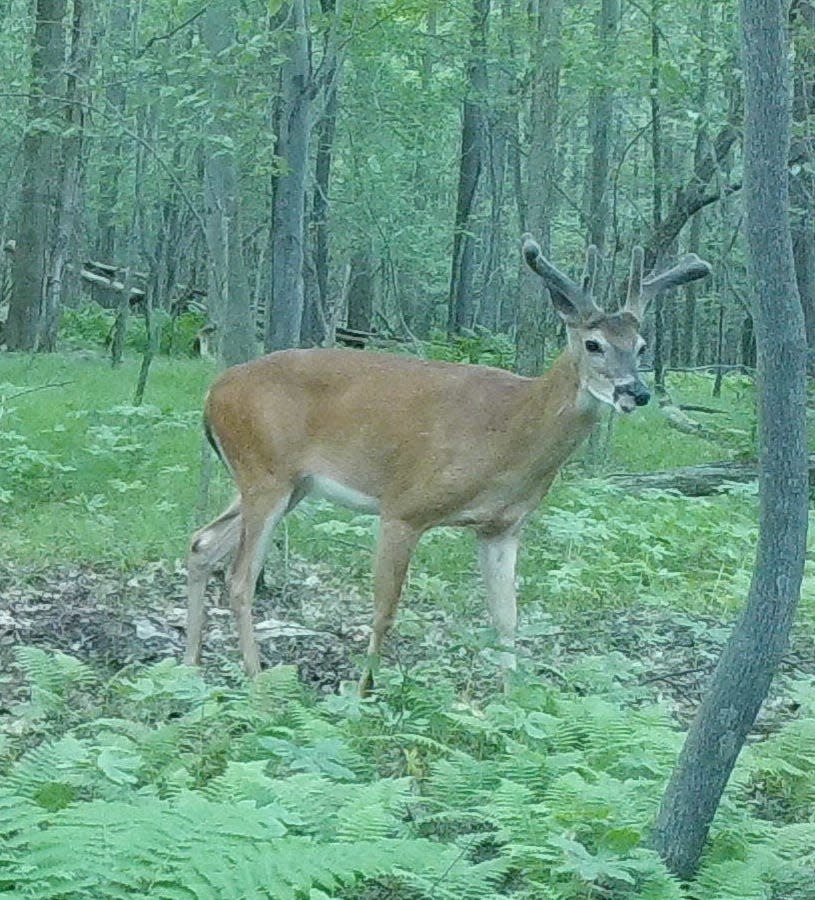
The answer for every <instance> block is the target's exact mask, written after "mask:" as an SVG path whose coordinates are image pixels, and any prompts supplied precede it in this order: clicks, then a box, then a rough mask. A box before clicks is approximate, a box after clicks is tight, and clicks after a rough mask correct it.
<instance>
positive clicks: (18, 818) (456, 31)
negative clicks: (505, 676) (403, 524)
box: [0, 0, 815, 900]
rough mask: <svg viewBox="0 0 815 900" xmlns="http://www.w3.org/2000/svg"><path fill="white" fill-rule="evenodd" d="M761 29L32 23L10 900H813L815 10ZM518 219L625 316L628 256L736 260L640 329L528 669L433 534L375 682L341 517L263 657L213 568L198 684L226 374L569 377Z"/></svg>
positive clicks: (261, 9)
mask: <svg viewBox="0 0 815 900" xmlns="http://www.w3.org/2000/svg"><path fill="white" fill-rule="evenodd" d="M736 7H737V4H734V3H728V2H706V0H680V2H673V3H667V2H659V0H642V2H629V0H596V2H594V3H591V4H586V3H576V2H573V0H569V2H566V0H547V2H544V0H532V2H523V3H521V2H511V0H472V2H464V0H460V2H452V3H442V2H432V0H403V2H401V0H391V2H384V0H383V2H379V0H370V2H362V0H345V2H343V0H333V2H332V0H320V2H317V0H308V2H307V0H289V2H283V0H268V2H265V3H261V2H255V0H242V2H235V3H230V2H226V0H212V2H204V0H200V2H198V3H187V2H161V3H159V2H155V0H125V2H119V3H104V2H101V0H94V2H89V0H72V2H71V0H4V2H0V25H1V26H2V27H0V64H2V66H3V71H4V78H3V84H2V90H0V117H1V118H0V124H2V128H0V237H1V238H2V248H3V249H2V253H1V254H0V256H2V259H0V288H1V289H2V292H1V293H0V322H2V331H0V344H2V345H3V346H4V347H5V350H6V351H8V352H3V353H0V546H2V548H3V553H2V557H1V558H0V837H2V840H0V894H4V895H9V896H12V897H21V898H22V897H25V898H34V897H37V898H53V900H74V898H76V900H85V898H89V897H93V898H96V897H106V898H107V897H140V898H141V897H156V898H167V900H180V898H183V900H188V898H201V900H209V898H212V900H228V898H235V900H245V898H248V897H258V898H271V900H281V898H285V900H461V898H465V900H467V898H472V900H572V898H579V900H597V898H613V900H633V898H644V900H723V898H738V900H813V897H815V890H814V889H813V881H814V879H813V873H815V849H814V848H815V687H813V677H815V657H813V651H812V646H813V643H812V635H813V633H815V569H813V564H812V554H811V552H810V555H809V558H807V559H806V561H805V560H804V555H805V540H806V534H805V532H806V525H807V501H808V499H809V498H808V494H807V472H806V463H807V460H806V452H805V443H806V425H807V419H808V418H809V419H811V405H812V401H811V397H810V398H808V396H807V384H806V376H805V372H804V362H805V356H806V354H805V343H806V345H807V347H808V350H809V358H810V359H811V358H812V354H811V351H812V350H813V349H815V348H813V340H814V339H815V296H814V295H813V290H815V205H813V186H815V169H813V157H812V153H813V141H812V138H813V128H812V125H813V119H812V110H813V100H815V93H814V91H815V87H814V85H815V78H814V74H815V6H813V4H812V3H811V2H807V0H794V2H792V3H791V4H786V3H783V2H780V0H742V3H741V4H740V7H741V12H742V21H741V23H739V21H738V20H737V13H738V10H737V8H736ZM786 41H788V42H789V43H788V45H787V43H786ZM787 49H789V53H788V54H787ZM785 54H787V55H788V57H789V61H790V73H789V74H790V78H789V81H788V82H786V81H785V74H786V73H785V70H784V66H783V65H782V64H781V60H782V59H783V58H784V56H785ZM743 60H747V61H750V64H749V65H747V64H746V63H744V64H743ZM768 61H770V62H768ZM765 77H766V78H768V79H769V80H768V81H766V82H764V81H762V78H765ZM762 84H771V85H772V90H770V89H769V88H765V90H764V91H763V92H762ZM787 90H788V91H789V100H790V101H791V103H790V106H791V113H792V140H791V141H790V142H789V143H790V152H789V155H788V157H786V156H785V154H786V144H787V140H786V125H787V124H788V123H787V121H786V120H787V118H788V117H787V115H786V113H787V109H786V106H785V102H784V101H785V100H786V99H787ZM776 138H777V140H776ZM773 154H775V155H773ZM742 177H744V179H745V186H746V187H745V190H744V191H742V189H741V183H742ZM787 186H788V187H789V193H790V196H789V203H787V202H786V199H787V198H786V187H787ZM524 231H530V232H532V233H533V234H534V235H535V237H536V238H537V239H538V240H539V241H540V242H541V244H542V245H543V247H544V250H545V252H546V253H547V254H548V255H549V257H550V258H551V259H552V261H553V262H555V263H556V264H557V265H559V266H561V267H562V268H564V269H566V270H568V271H570V272H572V273H575V272H576V271H577V270H578V268H579V266H580V264H581V261H582V259H583V256H584V250H585V246H586V244H587V243H589V242H592V243H594V244H595V245H596V246H597V247H598V248H599V250H600V257H601V272H600V279H599V285H598V290H597V294H598V299H599V300H600V302H605V303H606V304H607V305H609V306H613V305H614V303H615V298H616V296H617V294H618V292H619V290H620V285H621V284H622V283H623V282H624V280H625V275H626V271H627V268H628V260H629V257H630V252H631V248H632V246H633V245H634V244H636V243H639V244H641V245H642V246H643V247H644V248H645V252H646V265H648V266H654V267H656V268H659V267H661V266H663V265H667V264H669V263H670V262H671V261H672V260H673V259H674V258H675V257H676V256H677V255H680V254H682V253H684V252H686V251H691V250H692V251H695V252H697V253H699V255H700V256H702V257H703V258H705V259H707V260H709V261H710V263H711V265H712V269H713V275H712V277H711V278H709V279H706V280H705V281H703V282H701V283H699V284H698V285H697V286H695V287H694V286H692V287H690V288H688V289H686V290H684V291H682V292H681V293H677V294H675V295H674V296H670V297H665V298H664V299H663V300H662V301H661V302H656V303H655V305H654V310H653V313H649V316H648V318H647V319H646V322H645V323H644V325H643V327H644V330H645V335H646V337H647V339H648V342H649V345H650V349H649V351H648V355H647V359H646V364H647V368H650V369H652V372H650V373H648V374H647V376H646V377H647V379H648V380H649V381H650V380H653V381H654V382H655V384H656V387H657V395H658V398H659V401H660V402H659V403H656V402H654V403H651V404H650V405H649V406H647V407H645V408H644V409H642V410H639V411H638V412H637V414H636V416H631V417H624V418H623V417H620V418H616V417H615V418H611V419H609V420H608V421H607V423H606V424H604V426H603V427H602V428H601V429H599V430H598V433H597V434H596V435H595V436H594V439H593V441H591V442H590V447H589V451H588V453H587V454H586V455H585V456H583V457H579V458H578V459H577V460H575V461H574V462H573V463H572V464H570V465H569V466H568V467H567V468H566V470H565V472H564V473H563V477H562V478H559V479H558V481H557V482H556V484H555V485H554V486H553V489H552V491H551V493H550V495H549V496H548V497H547V502H546V504H545V508H544V509H543V510H542V511H541V512H540V513H539V514H536V515H534V516H532V517H530V521H529V523H528V525H527V527H526V532H525V540H524V543H523V552H522V554H521V556H520V559H519V578H518V582H519V600H520V619H521V629H520V632H519V669H518V672H517V673H516V677H515V678H514V679H513V682H512V684H511V686H510V690H509V692H508V693H504V692H503V690H502V689H501V686H500V685H499V684H498V678H497V674H496V666H495V656H494V654H495V650H496V647H495V636H494V634H492V632H491V631H490V629H488V628H487V627H485V625H486V619H485V617H484V612H483V602H482V601H481V598H480V596H479V594H480V593H481V592H482V588H481V587H480V584H479V582H478V579H477V576H476V571H475V566H474V546H473V540H472V536H471V535H469V534H467V533H463V532H459V531H449V532H448V531H446V530H438V531H435V532H433V533H432V534H430V535H428V536H427V537H426V539H424V540H423V541H422V543H421V545H420V547H419V548H418V552H417V555H416V558H415V560H414V563H413V565H412V569H411V579H410V584H409V589H408V592H407V597H406V599H405V603H404V604H403V607H404V608H403V609H402V611H401V612H400V618H399V624H398V627H397V629H396V633H395V634H394V636H393V639H392V640H391V641H390V642H389V644H388V648H387V652H386V658H384V659H383V661H382V666H381V670H380V671H379V672H378V674H377V691H376V696H375V698H374V699H373V700H369V701H361V700H360V699H359V698H358V697H357V695H356V693H355V691H354V690H353V688H352V687H351V686H350V685H351V684H352V682H353V681H354V680H355V678H356V675H357V674H358V669H359V664H360V662H361V660H362V654H364V647H365V645H366V638H367V634H368V629H369V626H370V600H369V593H370V584H369V572H370V550H371V546H372V543H373V537H374V530H375V523H374V521H373V520H372V518H371V517H369V516H362V515H356V514H354V513H352V512H349V511H347V510H340V509H337V508H335V507H332V506H330V505H329V504H327V503H321V502H316V503H313V504H310V505H307V504H304V507H303V508H301V509H298V511H297V513H296V515H292V516H291V517H288V518H287V519H286V522H285V524H284V525H283V526H282V527H281V528H280V529H279V530H278V532H277V533H276V536H275V546H274V547H273V548H272V553H271V556H270V560H269V564H268V565H267V567H266V569H265V572H264V579H263V584H262V585H261V586H260V588H259V591H258V597H257V600H256V603H255V607H254V611H255V619H256V632H257V635H258V638H259V640H260V643H261V648H262V656H263V662H264V666H265V668H264V671H263V672H262V673H261V675H260V676H259V677H258V678H257V679H256V680H254V681H253V682H251V683H247V681H246V680H245V678H244V677H243V675H242V672H241V670H240V667H239V665H238V662H237V654H236V650H235V641H234V634H233V630H232V626H231V622H230V618H229V611H228V609H225V608H223V607H222V606H221V607H219V605H218V604H219V601H222V599H223V593H224V590H223V584H222V583H221V582H218V580H217V579H213V581H214V583H213V585H212V589H211V600H212V609H211V612H210V620H211V621H210V628H209V632H208V637H207V641H206V647H205V654H204V666H203V668H202V670H200V671H199V670H192V669H190V668H188V667H184V666H181V665H179V664H178V663H177V662H176V660H178V659H179V658H180V656H181V653H182V646H183V640H184V621H185V609H184V596H185V572H184V567H183V562H182V560H183V558H184V553H185V549H186V541H187V539H188V535H189V534H190V532H191V530H192V529H193V527H194V526H195V524H196V523H200V521H201V520H202V519H203V518H205V517H207V516H209V515H211V514H213V513H214V512H215V508H216V507H218V506H221V505H223V503H225V502H226V501H227V499H228V498H229V497H230V495H231V493H232V490H233V487H232V485H231V483H230V480H229V478H228V475H227V474H225V473H224V472H221V471H220V470H219V469H218V468H217V467H213V466H212V457H211V456H209V455H207V452H206V450H205V451H204V453H203V455H202V436H201V428H200V419H201V400H202V397H203V395H204V392H205V390H206V387H207V385H208V384H209V383H210V382H211V380H212V379H213V377H214V376H215V374H216V372H217V371H218V370H219V369H220V368H221V367H222V366H223V365H224V364H229V363H232V362H236V361H239V360H242V359H246V358H248V357H251V356H254V355H256V354H257V353H259V352H261V351H262V350H263V349H264V348H266V349H276V348H279V347H284V346H292V345H297V344H301V345H312V344H323V343H324V344H331V343H333V342H335V340H336V341H338V342H342V343H352V344H354V345H359V344H365V345H368V346H371V347H373V348H374V349H377V350H378V349H390V350H395V351H397V352H408V353H416V354H420V355H424V356H428V357H433V358H442V359H452V360H460V361H464V362H485V363H489V364H493V365H500V366H504V367H506V368H514V369H516V370H517V371H520V372H522V373H526V374H534V373H537V372H540V371H541V370H542V369H543V368H544V367H545V365H546V364H547V362H548V361H549V360H550V358H551V356H552V355H553V354H554V353H555V352H556V351H557V350H559V349H560V346H561V344H562V341H563V334H562V330H561V326H560V325H559V323H558V321H557V320H556V316H554V315H553V313H552V312H551V310H550V307H549V302H548V298H546V297H545V296H544V294H543V291H542V289H541V282H540V279H537V278H535V277H534V276H532V275H530V274H528V273H527V272H525V271H523V270H522V266H521V261H520V259H519V256H520V254H519V240H518V239H519V236H520V235H521V233H523V232H524ZM765 234H766V236H767V239H766V241H764V240H763V239H762V238H763V235H765ZM790 234H791V236H792V252H791V253H788V252H787V250H788V246H787V244H786V239H787V237H788V236H789V235H790ZM793 257H794V259H793ZM793 263H794V271H793ZM748 271H749V272H750V273H751V274H750V275H748ZM795 282H797V287H798V292H797V293H798V294H800V301H801V302H800V303H799V301H798V296H797V295H796V290H795ZM802 311H803V316H802V315H801V313H802ZM804 331H806V334H804ZM805 338H806V341H805ZM199 356H201V357H204V358H198V357H199ZM111 364H112V365H113V367H114V368H115V370H114V371H112V368H111ZM757 374H758V376H759V377H758V378H756V375H757ZM134 385H135V388H134ZM758 405H761V406H762V414H761V415H758V413H757V406H758ZM612 424H613V427H612ZM810 446H812V441H811V428H810ZM757 456H759V457H760V458H761V463H762V478H761V485H760V488H758V487H757V486H756V484H755V475H756V468H757V466H756V457H757ZM202 463H203V465H202ZM702 465H703V466H704V468H702V469H700V466H702ZM810 465H811V463H810ZM677 467H689V468H688V471H686V472H685V474H684V475H683V476H682V477H681V478H680V477H678V475H677ZM666 469H667V470H670V471H669V472H668V474H667V476H666V474H665V473H664V472H661V471H659V470H666ZM202 474H203V476H204V477H203V478H202V477H200V476H201V475H202ZM810 547H811V542H810ZM802 570H803V585H800V584H799V581H798V579H799V576H800V574H801V571H802ZM799 594H800V605H798V601H799ZM796 611H797V617H796ZM793 621H794V622H795V627H794V628H793V629H792V634H791V640H789V638H790V629H791V627H792V625H793ZM734 622H735V625H734ZM770 686H771V689H770ZM768 690H769V693H768ZM759 708H760V710H761V711H760V714H759V715H758V718H757V719H756V713H757V711H758V710H759ZM743 745H744V746H743ZM680 748H682V749H680ZM689 748H690V749H689ZM725 787H726V789H725ZM680 876H682V877H680Z"/></svg>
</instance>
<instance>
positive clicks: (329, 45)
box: [301, 0, 344, 345]
mask: <svg viewBox="0 0 815 900" xmlns="http://www.w3.org/2000/svg"><path fill="white" fill-rule="evenodd" d="M320 6H321V8H322V12H323V15H325V16H328V15H331V16H332V25H331V27H330V29H329V33H328V35H327V36H326V42H325V44H326V46H325V50H324V53H323V61H322V68H323V70H324V72H325V75H324V81H325V84H324V97H323V109H322V113H321V115H320V118H319V121H318V122H317V125H316V129H315V130H316V138H317V139H316V144H317V151H316V159H315V163H314V199H313V201H312V205H311V228H310V231H309V233H310V234H311V235H312V236H313V239H314V251H313V265H314V288H315V290H312V291H310V292H308V293H307V296H306V298H305V299H306V308H305V310H304V317H303V327H302V335H301V336H302V339H303V343H304V344H311V345H316V344H321V343H322V342H323V341H324V340H325V338H326V330H327V324H328V320H329V318H331V312H332V311H331V309H330V307H331V302H330V297H329V287H328V274H329V240H328V239H329V229H328V214H329V208H330V204H329V196H330V189H331V165H332V162H333V156H334V138H335V136H336V133H337V114H338V112H339V107H340V94H339V89H340V76H341V73H342V56H341V54H340V53H339V50H338V48H337V34H338V27H339V22H340V21H341V19H342V14H343V7H344V4H343V2H342V0H339V2H338V0H320Z"/></svg>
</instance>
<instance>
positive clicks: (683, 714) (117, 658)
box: [0, 560, 815, 739]
mask: <svg viewBox="0 0 815 900" xmlns="http://www.w3.org/2000/svg"><path fill="white" fill-rule="evenodd" d="M287 573H288V577H287V579H286V581H287V584H286V586H285V587H284V588H282V589H281V588H279V587H272V588H270V587H268V586H265V587H264V586H263V585H261V587H260V588H259V590H258V594H257V597H256V600H255V604H254V619H255V633H256V635H257V637H258V641H259V644H260V650H261V658H262V661H263V664H264V666H274V665H280V664H285V665H294V666H296V667H297V670H298V674H299V677H300V679H301V681H302V682H303V683H304V684H306V685H308V686H309V687H310V688H311V689H313V690H315V691H316V692H318V693H330V692H334V691H337V690H339V689H340V687H341V685H342V684H343V683H344V682H350V681H354V680H355V679H356V678H357V677H358V664H359V663H360V661H361V660H362V658H363V656H364V653H365V648H366V645H367V640H368V634H369V632H370V624H369V622H370V613H369V601H368V600H367V598H365V597H363V596H361V595H360V592H359V590H358V589H356V588H354V587H350V588H349V586H348V585H347V584H344V583H342V582H341V581H340V580H338V578H337V577H336V575H334V574H332V573H331V571H330V569H329V567H328V566H326V565H324V564H320V563H313V562H310V561H302V560H289V562H288V564H287ZM0 596H2V597H3V599H4V605H3V608H2V610H0V671H3V672H5V673H7V674H6V677H5V678H4V679H3V680H2V683H0V710H2V709H9V708H10V707H11V706H13V705H14V704H15V703H16V702H18V701H20V700H21V699H22V696H23V694H24V693H25V692H26V691H27V690H28V688H27V687H26V686H25V680H24V678H23V677H22V674H21V673H19V671H18V670H17V668H16V666H15V664H14V657H13V648H14V646H15V645H19V644H28V645H32V646H36V647H40V648H42V649H51V650H57V651H61V652H63V653H67V654H70V655H71V656H74V657H76V658H78V659H81V660H82V661H83V662H85V663H88V664H90V665H92V666H93V667H94V668H96V669H97V670H100V671H101V673H102V674H103V675H104V673H105V672H108V673H109V674H110V675H113V674H114V673H117V672H119V671H121V670H122V669H124V668H126V667H129V666H138V665H143V664H153V663H156V662H158V661H160V660H162V659H166V658H175V659H180V658H181V657H182V656H183V649H184V639H185V637H184V628H185V620H186V608H185V602H186V601H185V574H184V571H183V569H182V568H181V567H180V566H178V565H175V566H171V565H169V564H166V563H155V564H152V565H150V566H148V567H146V568H145V569H143V570H142V571H140V572H139V573H138V574H133V573H123V572H121V571H119V570H115V569H104V568H90V567H83V566H57V567H51V568H37V569H33V568H30V567H26V566H22V565H19V564H16V563H9V562H4V563H2V564H0ZM208 600H209V603H210V605H209V621H208V628H207V632H206V636H205V642H204V651H203V661H204V668H205V669H206V670H207V671H210V672H211V673H212V674H213V675H215V676H216V677H219V676H220V677H222V678H226V679H227V680H233V679H234V678H235V676H236V675H237V673H238V672H239V657H238V651H237V641H236V638H235V633H234V628H233V625H232V620H231V619H232V617H231V613H230V611H229V608H228V605H227V603H226V596H225V588H224V585H223V579H222V578H219V580H218V583H216V584H213V585H212V586H211V587H210V593H209V597H208ZM418 602H419V603H420V605H421V608H420V609H418V610H416V609H415V606H414V608H413V610H412V611H411V609H410V607H411V603H410V600H408V603H407V604H406V606H407V607H408V610H407V611H405V610H403V614H406V615H408V616H411V615H415V616H417V617H418V619H419V620H420V622H421V628H420V629H419V630H420V632H421V635H422V637H421V640H417V639H416V636H415V634H410V635H409V636H405V635H400V633H399V627H398V624H397V627H396V629H395V631H394V633H393V634H392V636H391V638H390V640H389V642H388V645H387V648H386V652H385V659H384V660H383V664H385V665H387V666H395V667H396V668H397V669H399V670H401V671H404V672H410V670H411V669H412V667H414V666H415V665H416V664H418V663H421V662H422V661H424V660H426V659H427V657H428V655H429V654H437V655H442V656H444V657H446V659H447V660H448V661H449V665H448V668H449V672H450V674H451V676H452V677H453V679H454V680H455V681H456V682H458V684H459V687H460V689H461V691H462V693H463V694H464V695H471V696H479V695H483V694H485V693H489V692H490V690H494V689H495V688H496V687H497V678H498V675H497V669H496V667H495V665H494V664H493V663H492V662H491V661H490V660H489V659H488V658H485V655H484V654H483V653H482V652H479V650H478V649H477V648H474V647H470V648H463V647H461V646H460V645H459V644H457V643H456V642H455V640H454V639H453V637H452V633H451V628H450V625H451V622H450V620H449V613H445V611H444V610H443V609H442V608H441V607H440V606H439V605H438V604H431V603H428V602H427V601H424V602H421V601H418ZM477 602H478V601H474V603H477ZM473 612H474V616H475V618H476V623H475V624H476V627H478V624H486V622H485V621H484V622H483V623H482V622H481V621H480V620H481V619H484V620H485V619H486V615H485V613H483V611H482V610H480V609H478V608H476V609H474V611H473ZM548 619H549V622H548V624H547V626H546V627H545V628H543V629H541V628H540V627H538V628H536V629H535V632H536V633H535V634H534V635H528V636H526V637H522V638H521V639H520V641H519V653H520V655H521V656H522V657H523V658H525V659H526V660H527V663H528V665H529V667H530V668H531V670H532V671H534V672H535V673H536V675H537V676H538V677H540V678H541V679H543V680H546V679H550V680H555V681H558V682H564V683H566V686H568V687H571V689H573V690H575V691H576V692H577V693H581V692H584V688H583V687H582V686H581V685H580V683H579V681H578V682H577V683H576V682H575V680H574V677H573V676H571V677H570V678H569V679H568V681H567V677H566V676H565V675H563V674H562V673H563V671H565V670H567V669H569V670H571V671H573V670H574V668H575V663H576V662H579V661H580V660H581V659H585V660H587V661H588V660H599V659H603V660H606V661H607V660H611V661H612V663H613V660H614V658H615V656H616V657H617V658H618V659H619V661H620V663H621V665H620V673H621V674H622V673H630V672H631V671H632V668H631V665H632V664H634V665H635V671H636V673H637V674H636V683H637V685H638V686H640V687H641V688H642V694H641V696H642V699H643V700H647V701H650V702H661V703H664V704H667V705H668V706H669V707H670V709H671V710H672V712H673V714H674V716H675V717H676V719H677V721H678V722H679V723H681V724H682V725H687V724H688V722H689V721H690V719H691V717H692V716H693V713H694V712H695V710H696V708H697V706H698V703H699V701H700V699H701V696H702V694H703V692H704V688H705V684H706V681H707V678H708V676H709V675H710V673H711V672H712V671H713V668H714V666H715V664H716V660H717V659H718V657H719V654H720V652H721V649H722V646H723V644H724V642H725V640H726V639H727V636H728V634H729V630H730V625H731V624H732V623H731V622H730V621H729V619H728V618H725V617H724V616H722V617H720V618H716V617H714V616H711V615H698V614H697V615H692V614H688V613H678V612H676V611H673V610H670V609H664V608H658V607H656V606H653V605H644V606H640V607H637V606H633V607H628V608H625V609H619V608H618V609H599V610H586V611H585V612H576V611H575V610H574V609H572V610H569V611H564V612H563V613H562V614H559V611H558V610H553V612H552V613H551V615H550V616H548ZM409 631H411V632H416V629H415V628H413V629H409ZM578 668H579V667H578ZM806 675H810V676H811V675H815V653H813V650H812V643H811V639H809V638H808V637H807V636H806V635H805V634H799V635H797V636H794V637H793V641H792V644H791V647H790V649H789V651H788V652H787V654H786V656H785V658H784V662H783V664H782V667H781V672H780V675H779V677H778V678H777V679H776V681H775V683H774V687H773V693H772V695H771V697H770V698H769V699H768V701H767V703H766V704H765V705H764V707H763V708H762V712H761V716H760V719H759V721H758V722H757V724H756V726H755V729H754V732H753V738H754V739H760V738H761V736H762V735H763V734H767V733H770V732H772V731H774V730H775V729H776V728H777V727H779V726H780V725H782V724H783V722H784V721H788V720H789V718H790V716H792V715H794V713H795V704H794V701H792V700H791V699H790V697H789V696H788V694H787V692H786V691H785V683H786V681H787V678H800V677H801V676H806ZM622 677H626V676H625V675H623V676H622ZM561 686H563V685H561ZM585 690H588V688H585Z"/></svg>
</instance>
